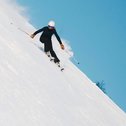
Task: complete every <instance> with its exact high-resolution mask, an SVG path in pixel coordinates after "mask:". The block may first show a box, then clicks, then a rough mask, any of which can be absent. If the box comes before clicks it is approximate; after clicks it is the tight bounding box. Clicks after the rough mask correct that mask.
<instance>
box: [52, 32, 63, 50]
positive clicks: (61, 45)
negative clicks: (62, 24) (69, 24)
mask: <svg viewBox="0 0 126 126" xmlns="http://www.w3.org/2000/svg"><path fill="white" fill-rule="evenodd" d="M54 34H55V36H56V38H57V40H58V41H59V44H60V47H61V49H63V50H64V45H63V44H62V41H61V39H60V37H59V35H58V34H57V32H56V30H55V31H54Z"/></svg>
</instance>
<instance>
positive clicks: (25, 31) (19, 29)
mask: <svg viewBox="0 0 126 126" xmlns="http://www.w3.org/2000/svg"><path fill="white" fill-rule="evenodd" d="M18 29H19V30H20V31H22V32H24V33H25V34H26V35H28V36H30V34H29V33H27V32H26V31H24V30H23V29H21V28H18Z"/></svg>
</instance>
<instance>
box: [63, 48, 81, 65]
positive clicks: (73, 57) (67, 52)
mask: <svg viewBox="0 0 126 126" xmlns="http://www.w3.org/2000/svg"><path fill="white" fill-rule="evenodd" d="M65 52H66V53H67V54H68V55H69V56H70V57H73V60H74V61H75V62H76V63H77V64H80V63H79V62H78V60H77V59H76V58H75V56H72V55H71V54H70V53H69V52H68V50H65Z"/></svg>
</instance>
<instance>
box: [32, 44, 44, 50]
mask: <svg viewBox="0 0 126 126" xmlns="http://www.w3.org/2000/svg"><path fill="white" fill-rule="evenodd" d="M34 45H35V46H36V47H37V48H38V49H39V50H41V51H42V52H44V48H43V47H42V46H40V45H37V44H34Z"/></svg>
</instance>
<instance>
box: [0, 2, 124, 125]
mask: <svg viewBox="0 0 126 126" xmlns="http://www.w3.org/2000/svg"><path fill="white" fill-rule="evenodd" d="M25 31H26V32H28V33H29V34H31V33H33V32H34V31H35V28H34V27H33V26H32V25H31V24H29V23H28V21H27V19H26V18H25V17H23V16H22V15H21V14H20V7H18V6H17V5H16V4H14V5H13V4H12V1H11V2H9V1H6V0H1V1H0V126H126V114H125V113H124V112H123V111H122V110H121V109H120V108H119V107H118V106H117V105H116V104H115V103H113V101H112V100H110V99H109V98H108V97H107V96H106V95H105V94H103V93H102V91H101V90H100V89H99V88H97V87H96V86H95V85H94V84H93V82H92V81H91V80H90V79H89V78H88V77H87V76H86V75H85V74H84V73H82V72H81V71H80V70H79V69H78V68H77V67H76V66H75V65H74V64H73V63H72V62H71V61H70V60H69V58H70V55H68V54H67V53H66V52H65V51H63V50H61V49H60V47H59V44H58V42H57V40H56V38H55V37H53V43H54V48H55V50H56V53H57V54H58V56H59V58H60V59H61V62H62V65H63V66H64V67H65V71H64V72H61V71H60V70H59V68H57V67H56V65H55V64H53V63H51V62H50V61H49V59H48V58H47V56H46V55H45V54H44V53H43V51H42V50H41V49H40V48H42V47H43V45H42V44H41V43H40V42H39V39H38V38H39V35H38V36H37V37H36V38H35V39H33V40H32V39H31V38H30V37H29V36H28V35H27V34H26V33H25ZM64 43H65V41H64ZM65 45H66V48H67V50H68V49H69V46H68V45H67V44H65ZM69 53H70V54H71V55H72V52H69Z"/></svg>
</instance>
